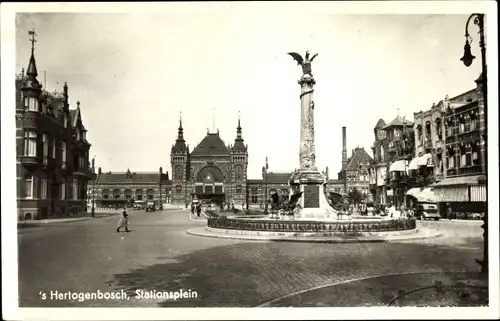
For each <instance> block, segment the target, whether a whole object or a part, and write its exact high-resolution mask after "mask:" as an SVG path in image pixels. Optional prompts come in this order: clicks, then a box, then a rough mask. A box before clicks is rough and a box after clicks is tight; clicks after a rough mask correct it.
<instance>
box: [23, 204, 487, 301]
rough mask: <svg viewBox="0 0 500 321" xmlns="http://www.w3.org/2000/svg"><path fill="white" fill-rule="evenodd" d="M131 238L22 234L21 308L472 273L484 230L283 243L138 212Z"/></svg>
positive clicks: (270, 294) (235, 295)
mask: <svg viewBox="0 0 500 321" xmlns="http://www.w3.org/2000/svg"><path fill="white" fill-rule="evenodd" d="M129 218H130V221H131V222H130V224H131V225H130V229H131V232H130V233H116V232H115V228H116V223H117V220H118V217H109V218H101V219H97V220H85V221H78V222H72V223H61V224H50V226H44V227H33V228H30V229H22V230H19V232H18V238H19V291H20V293H19V294H20V305H21V306H24V307H27V306H44V307H47V306H52V307H57V306H102V307H118V306H131V307H132V306H144V307H146V306H147V307H158V306H160V307H162V306H163V307H174V306H175V307H192V306H200V307H201V306H203V307H209V306H223V307H234V306H240V307H249V306H257V305H259V304H262V303H265V302H268V301H271V300H274V299H277V298H280V297H283V296H286V295H289V294H291V293H295V292H300V291H304V290H307V289H310V288H314V287H318V286H324V285H328V284H332V283H337V282H341V281H345V280H351V279H359V278H363V277H372V276H376V275H384V274H391V273H412V272H442V271H462V270H463V271H473V270H477V268H478V267H477V264H476V263H475V261H474V258H475V257H481V252H482V239H481V229H480V224H478V225H470V224H469V225H468V226H467V227H463V226H462V225H460V224H459V223H456V222H454V223H453V225H452V224H450V223H448V222H422V223H420V222H419V226H420V227H422V226H423V227H424V228H433V229H439V230H441V231H443V234H445V235H446V236H444V237H440V238H432V239H426V240H414V241H401V242H391V243H364V244H308V243H277V242H259V241H252V242H250V241H241V240H231V239H216V238H213V239H212V238H206V237H197V236H192V235H188V234H187V233H186V232H185V231H186V230H187V229H190V228H193V227H196V226H203V224H205V221H204V220H200V221H198V220H196V221H192V220H190V219H189V212H188V211H185V210H167V211H159V212H152V213H145V212H132V213H131V214H130V216H129ZM180 289H182V290H184V291H188V290H189V289H190V290H191V291H196V292H197V294H198V298H195V299H185V300H175V301H173V300H161V299H160V300H155V299H147V300H145V299H141V300H139V299H136V298H135V297H134V296H135V291H136V290H144V291H153V290H155V291H178V290H180ZM51 290H52V291H55V290H57V291H59V292H65V291H73V292H95V291H97V290H100V291H108V292H109V291H117V290H124V291H126V292H127V293H129V294H130V300H100V301H83V302H79V301H78V300H50V298H49V299H47V300H42V299H41V297H40V295H39V294H40V293H41V292H45V293H47V294H50V291H51Z"/></svg>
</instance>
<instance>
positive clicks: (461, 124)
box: [460, 122, 465, 133]
mask: <svg viewBox="0 0 500 321" xmlns="http://www.w3.org/2000/svg"><path fill="white" fill-rule="evenodd" d="M464 132H465V123H464V122H460V133H464Z"/></svg>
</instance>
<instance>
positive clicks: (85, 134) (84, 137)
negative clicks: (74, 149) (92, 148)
mask: <svg viewBox="0 0 500 321" xmlns="http://www.w3.org/2000/svg"><path fill="white" fill-rule="evenodd" d="M86 139H87V133H86V131H85V130H84V131H83V140H86Z"/></svg>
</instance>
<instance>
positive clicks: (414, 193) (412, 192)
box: [406, 187, 420, 198]
mask: <svg viewBox="0 0 500 321" xmlns="http://www.w3.org/2000/svg"><path fill="white" fill-rule="evenodd" d="M418 194H420V187H414V188H410V189H409V190H408V192H406V195H410V196H413V197H415V198H416V197H417V195H418Z"/></svg>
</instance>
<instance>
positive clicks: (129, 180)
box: [89, 172, 171, 186]
mask: <svg viewBox="0 0 500 321" xmlns="http://www.w3.org/2000/svg"><path fill="white" fill-rule="evenodd" d="M167 178H168V177H167V174H165V173H164V174H162V185H170V184H171V182H170V180H167ZM159 179H160V173H152V172H142V173H129V172H117V173H113V172H112V173H111V174H110V173H109V172H108V173H101V174H100V175H98V181H97V183H98V184H158V180H159ZM91 183H92V182H89V186H90V185H92V184H91Z"/></svg>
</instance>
